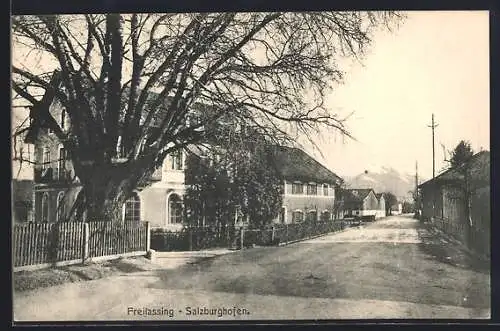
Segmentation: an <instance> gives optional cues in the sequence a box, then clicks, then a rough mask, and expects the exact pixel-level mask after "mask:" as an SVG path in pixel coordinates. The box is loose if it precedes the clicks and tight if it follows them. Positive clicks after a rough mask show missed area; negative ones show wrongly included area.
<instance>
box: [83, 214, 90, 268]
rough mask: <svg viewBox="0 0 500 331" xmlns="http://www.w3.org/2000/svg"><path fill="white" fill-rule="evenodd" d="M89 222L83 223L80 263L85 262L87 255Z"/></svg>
mask: <svg viewBox="0 0 500 331" xmlns="http://www.w3.org/2000/svg"><path fill="white" fill-rule="evenodd" d="M89 232H90V231H89V223H87V222H84V223H83V250H82V264H84V263H85V261H86V260H87V258H88V257H89Z"/></svg>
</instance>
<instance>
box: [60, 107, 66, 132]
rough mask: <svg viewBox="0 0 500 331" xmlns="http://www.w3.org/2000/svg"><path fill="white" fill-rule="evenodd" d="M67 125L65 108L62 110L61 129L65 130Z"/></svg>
mask: <svg viewBox="0 0 500 331" xmlns="http://www.w3.org/2000/svg"><path fill="white" fill-rule="evenodd" d="M65 126H66V109H63V110H62V112H61V130H63V131H64V129H65Z"/></svg>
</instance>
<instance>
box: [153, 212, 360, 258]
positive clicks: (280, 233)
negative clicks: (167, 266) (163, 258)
mask: <svg viewBox="0 0 500 331" xmlns="http://www.w3.org/2000/svg"><path fill="white" fill-rule="evenodd" d="M358 225H359V223H358ZM349 226H354V223H353V224H350V223H349V222H345V221H343V220H336V221H320V222H303V223H293V224H273V225H270V226H267V227H265V228H262V229H249V228H248V227H246V226H238V227H235V226H234V225H225V226H201V227H199V226H191V227H185V228H183V229H182V230H181V231H171V230H165V229H154V230H153V231H152V233H151V248H152V249H154V250H157V251H196V250H201V249H208V248H231V249H240V248H243V247H251V246H254V245H257V246H270V245H281V244H287V243H290V242H294V241H298V240H303V239H307V238H312V237H315V236H319V235H323V234H327V233H332V232H337V231H341V230H343V229H345V228H347V227H349Z"/></svg>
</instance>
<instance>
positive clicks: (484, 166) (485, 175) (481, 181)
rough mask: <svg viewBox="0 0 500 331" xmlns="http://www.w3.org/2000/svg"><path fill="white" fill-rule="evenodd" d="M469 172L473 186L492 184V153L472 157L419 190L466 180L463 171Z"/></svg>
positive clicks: (484, 152)
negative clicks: (432, 185) (433, 185)
mask: <svg viewBox="0 0 500 331" xmlns="http://www.w3.org/2000/svg"><path fill="white" fill-rule="evenodd" d="M465 169H466V170H467V171H468V174H469V176H470V177H469V178H470V184H471V186H476V187H478V186H481V185H487V184H489V182H490V152H489V151H481V152H479V153H476V154H474V155H473V156H471V158H470V159H469V160H467V162H465V163H464V164H462V165H461V166H459V167H457V168H451V169H448V170H446V171H445V172H443V173H441V174H439V175H438V176H436V177H435V178H434V179H430V180H428V181H426V182H424V183H422V184H420V185H418V187H419V188H422V187H426V186H429V185H431V184H442V183H456V182H457V181H463V180H464V174H463V170H465Z"/></svg>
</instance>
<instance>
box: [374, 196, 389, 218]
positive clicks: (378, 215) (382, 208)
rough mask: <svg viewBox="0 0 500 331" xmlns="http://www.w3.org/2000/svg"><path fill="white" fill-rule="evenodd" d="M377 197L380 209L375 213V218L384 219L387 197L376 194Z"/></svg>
mask: <svg viewBox="0 0 500 331" xmlns="http://www.w3.org/2000/svg"><path fill="white" fill-rule="evenodd" d="M375 196H376V197H377V200H378V209H377V212H376V213H375V218H382V217H385V216H386V213H387V211H386V208H385V196H384V194H383V193H376V194H375Z"/></svg>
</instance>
